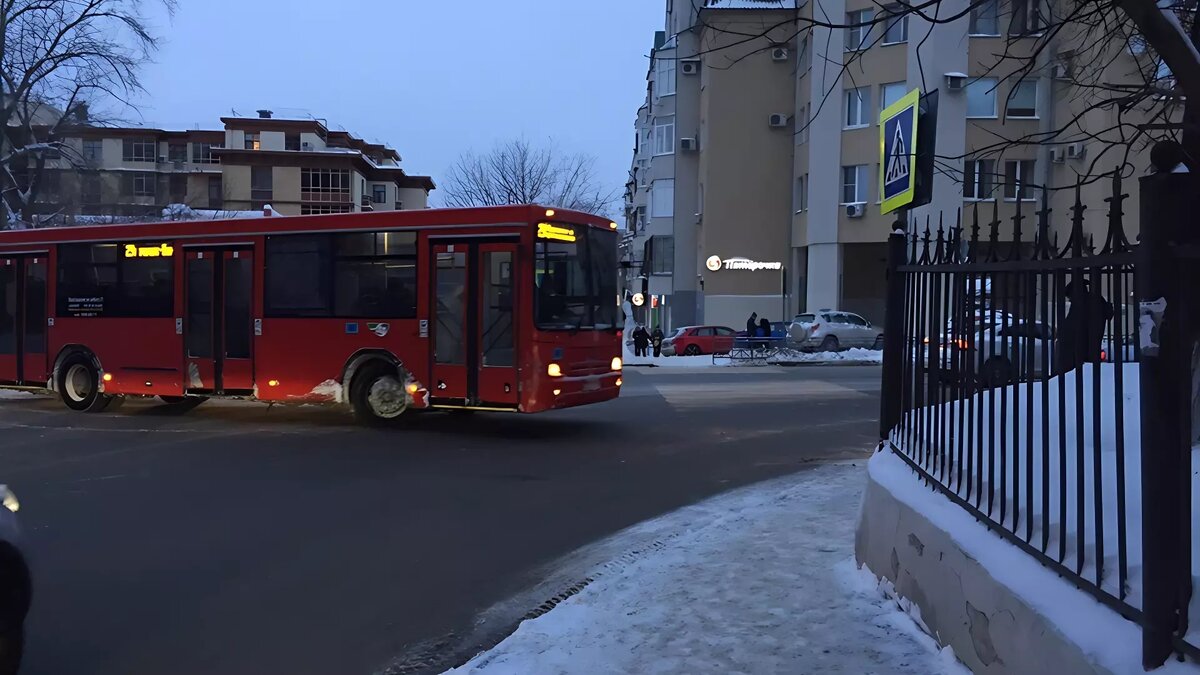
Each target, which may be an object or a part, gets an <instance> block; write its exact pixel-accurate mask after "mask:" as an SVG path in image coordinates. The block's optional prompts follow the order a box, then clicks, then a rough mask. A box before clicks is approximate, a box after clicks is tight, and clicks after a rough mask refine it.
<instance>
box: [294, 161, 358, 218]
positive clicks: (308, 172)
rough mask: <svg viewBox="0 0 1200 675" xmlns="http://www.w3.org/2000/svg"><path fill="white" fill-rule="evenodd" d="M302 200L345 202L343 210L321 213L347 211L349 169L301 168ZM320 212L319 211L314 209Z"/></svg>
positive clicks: (324, 202)
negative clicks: (345, 206)
mask: <svg viewBox="0 0 1200 675" xmlns="http://www.w3.org/2000/svg"><path fill="white" fill-rule="evenodd" d="M300 201H302V202H315V203H321V204H339V205H340V204H345V205H347V208H346V209H344V210H342V209H338V210H331V211H319V213H346V212H348V211H349V208H348V205H349V204H350V170H349V169H300ZM314 213H318V211H314Z"/></svg>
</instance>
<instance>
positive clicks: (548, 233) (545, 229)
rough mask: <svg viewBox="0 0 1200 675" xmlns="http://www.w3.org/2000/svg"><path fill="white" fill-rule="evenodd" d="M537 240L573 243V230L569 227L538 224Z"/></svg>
mask: <svg viewBox="0 0 1200 675" xmlns="http://www.w3.org/2000/svg"><path fill="white" fill-rule="evenodd" d="M537 236H538V239H552V240H554V241H575V230H573V229H571V228H569V227H561V226H559V225H551V224H550V223H538V234H537Z"/></svg>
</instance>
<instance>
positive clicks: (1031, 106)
mask: <svg viewBox="0 0 1200 675" xmlns="http://www.w3.org/2000/svg"><path fill="white" fill-rule="evenodd" d="M1004 115H1005V117H1012V118H1024V119H1032V118H1036V117H1037V80H1021V81H1020V82H1018V83H1017V84H1016V86H1014V87H1013V88H1012V91H1011V92H1009V94H1008V109H1007V110H1006V111H1005V112H1004Z"/></svg>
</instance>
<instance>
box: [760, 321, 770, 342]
mask: <svg viewBox="0 0 1200 675" xmlns="http://www.w3.org/2000/svg"><path fill="white" fill-rule="evenodd" d="M758 335H759V337H761V338H762V340H761V341H760V342H759V344H760V345H761V346H762V348H763V349H766V348H767V346H768V345H770V344H771V322H770V321H768V320H766V319H765V318H763V319H759V320H758Z"/></svg>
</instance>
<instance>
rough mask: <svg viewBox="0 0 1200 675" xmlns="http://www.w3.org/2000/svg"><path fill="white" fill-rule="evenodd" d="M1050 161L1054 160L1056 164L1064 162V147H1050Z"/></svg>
mask: <svg viewBox="0 0 1200 675" xmlns="http://www.w3.org/2000/svg"><path fill="white" fill-rule="evenodd" d="M1050 161H1051V162H1054V163H1055V164H1062V162H1063V149H1062V148H1050Z"/></svg>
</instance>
